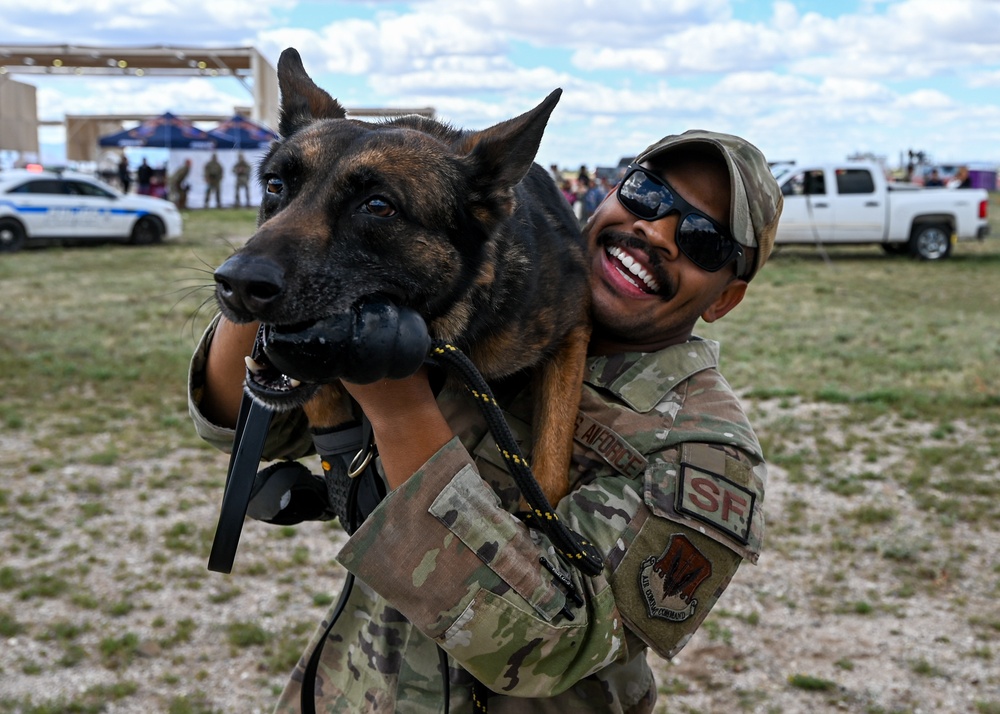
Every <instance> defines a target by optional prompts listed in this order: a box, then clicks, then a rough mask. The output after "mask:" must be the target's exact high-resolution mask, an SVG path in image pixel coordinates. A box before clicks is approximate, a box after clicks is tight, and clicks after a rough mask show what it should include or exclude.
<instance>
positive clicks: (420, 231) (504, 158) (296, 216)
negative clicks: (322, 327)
mask: <svg viewBox="0 0 1000 714" xmlns="http://www.w3.org/2000/svg"><path fill="white" fill-rule="evenodd" d="M278 85H279V88H280V90H281V114H280V121H279V126H278V129H279V133H280V135H281V138H280V140H279V141H277V142H276V143H275V144H274V145H273V146H272V147H271V150H270V151H269V152H268V153H267V155H266V156H265V157H264V158H263V160H262V161H261V164H260V167H259V170H258V176H259V178H260V181H261V183H262V188H263V196H264V198H263V200H262V202H261V206H260V212H259V216H258V228H257V231H256V233H255V234H254V235H253V236H252V237H251V238H250V239H249V241H248V242H247V243H246V245H245V246H244V247H242V248H240V249H239V250H238V251H237V252H236V253H235V254H234V255H233V256H232V257H230V258H229V259H228V260H227V261H226V262H225V263H224V264H223V265H222V266H220V267H219V268H218V270H217V271H216V273H215V279H216V283H217V291H216V294H217V298H218V302H219V305H220V308H221V310H222V312H223V314H225V315H226V317H228V318H229V319H231V320H233V321H235V322H250V321H260V322H262V323H264V324H265V325H270V326H274V327H276V328H279V329H280V330H284V331H286V332H288V331H290V332H296V333H299V332H302V333H304V332H306V331H308V330H309V329H310V327H311V326H312V325H314V324H315V323H316V322H317V321H319V320H326V319H328V318H331V317H333V318H335V319H336V318H337V316H340V315H343V314H344V313H346V312H348V311H350V310H351V308H352V306H354V305H356V304H357V303H358V302H359V301H360V300H362V299H363V298H367V297H375V298H387V299H388V300H390V301H392V302H394V303H395V304H397V305H400V306H402V307H407V308H412V309H413V310H415V311H416V312H418V313H419V314H420V315H421V316H423V318H424V320H425V321H426V323H427V325H428V326H429V329H430V331H431V334H433V335H435V336H437V337H443V338H448V339H454V338H455V337H456V336H457V335H458V334H460V333H461V332H462V331H463V330H464V329H465V327H466V325H467V324H468V322H469V320H470V319H471V317H472V313H473V307H472V304H471V301H470V300H469V299H468V296H469V294H470V292H472V291H474V290H477V289H484V288H486V289H489V286H490V285H491V284H492V283H493V281H494V280H496V277H497V276H496V273H497V270H496V254H497V253H501V252H505V250H506V249H505V248H498V240H497V239H498V238H499V237H500V236H502V235H506V234H507V233H509V232H510V230H511V228H510V226H509V225H508V224H510V223H511V221H510V218H511V216H512V215H513V213H514V211H515V208H516V202H517V201H516V195H517V190H516V187H517V185H518V183H519V182H520V181H521V180H522V179H523V178H524V176H525V174H526V173H527V172H528V170H529V169H530V167H531V165H532V163H533V161H534V156H535V153H536V152H537V150H538V145H539V142H540V141H541V137H542V132H543V130H544V128H545V124H546V122H547V121H548V118H549V115H550V114H551V112H552V110H553V108H554V107H555V105H556V103H557V102H558V100H559V95H560V94H561V91H560V90H556V91H554V92H552V94H550V95H549V96H548V97H547V98H546V99H545V100H544V101H543V102H542V103H541V104H540V105H538V106H537V107H536V108H535V109H533V110H531V111H529V112H527V113H525V114H523V115H521V116H519V117H516V118H514V119H510V120H508V121H505V122H502V123H500V124H497V125H495V126H493V127H491V128H489V129H486V130H483V131H461V130H458V129H454V128H452V127H449V126H447V125H445V124H442V123H440V122H437V121H434V120H431V119H427V118H424V117H419V116H407V117H402V118H398V119H394V120H391V121H381V122H364V121H359V120H354V119H349V118H347V116H346V112H345V111H344V109H343V107H341V105H340V104H339V103H338V102H337V101H336V100H335V99H333V98H332V97H331V96H330V95H329V94H327V93H326V92H325V91H323V90H322V89H320V88H319V87H318V86H316V84H315V83H314V82H313V81H312V79H310V77H309V76H308V75H307V74H306V71H305V69H304V67H303V65H302V60H301V58H300V57H299V54H298V52H296V51H295V50H294V49H287V50H285V51H284V52H283V53H282V55H281V58H280V59H279V61H278ZM504 262H505V263H506V264H507V267H506V268H505V270H506V271H507V275H508V276H509V275H510V274H512V273H515V272H517V271H518V270H523V269H524V264H525V263H527V261H526V260H524V259H523V257H519V256H517V255H513V254H512V255H505V256H504ZM518 262H520V263H521V264H522V265H521V266H520V267H518V265H517V264H518ZM255 354H256V355H257V356H261V357H262V354H261V352H260V349H259V345H258V348H257V349H256V352H255ZM268 383H269V384H270V386H271V387H274V389H272V390H270V391H272V392H274V393H275V395H277V397H275V398H276V399H277V398H278V397H280V398H281V399H285V396H284V392H286V391H288V390H287V387H288V381H287V378H285V377H280V376H276V377H275V379H273V380H270V381H269V382H268ZM263 391H267V390H263ZM290 391H293V392H302V391H303V390H302V389H299V388H297V387H296V388H293V389H291V390H290ZM279 393H280V394H279ZM275 395H271V396H275ZM289 397H290V395H289ZM286 401H287V400H286ZM275 403H277V402H275Z"/></svg>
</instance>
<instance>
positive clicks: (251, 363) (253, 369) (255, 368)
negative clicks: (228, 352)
mask: <svg viewBox="0 0 1000 714" xmlns="http://www.w3.org/2000/svg"><path fill="white" fill-rule="evenodd" d="M243 361H244V362H245V363H246V365H247V369H249V370H250V373H251V374H260V373H261V372H263V371H264V365H262V364H260V363H259V362H258V361H257V360H255V359H254V358H253V357H251V356H250V355H247V356H246V357H244V358H243Z"/></svg>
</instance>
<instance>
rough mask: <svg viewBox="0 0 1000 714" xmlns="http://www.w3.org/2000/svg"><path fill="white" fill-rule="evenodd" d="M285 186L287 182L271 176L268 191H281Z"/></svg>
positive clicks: (268, 181)
mask: <svg viewBox="0 0 1000 714" xmlns="http://www.w3.org/2000/svg"><path fill="white" fill-rule="evenodd" d="M284 187H285V183H284V182H283V181H282V180H281V179H280V178H275V177H273V176H272V177H271V178H269V179H268V180H267V192H268V193H281V189H283V188H284Z"/></svg>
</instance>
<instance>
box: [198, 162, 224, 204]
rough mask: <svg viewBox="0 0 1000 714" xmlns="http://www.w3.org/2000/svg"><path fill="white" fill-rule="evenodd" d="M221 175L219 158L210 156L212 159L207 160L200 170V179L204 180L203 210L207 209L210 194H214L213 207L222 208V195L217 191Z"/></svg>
mask: <svg viewBox="0 0 1000 714" xmlns="http://www.w3.org/2000/svg"><path fill="white" fill-rule="evenodd" d="M222 173H223V169H222V164H220V163H219V157H218V156H216V155H215V154H212V158H210V159H209V160H208V163H206V164H205V168H204V169H203V170H202V178H204V179H205V208H208V206H209V202H210V201H211V198H212V194H215V207H216V208H222V194H221V192H220V190H219V189H220V186H221V185H222Z"/></svg>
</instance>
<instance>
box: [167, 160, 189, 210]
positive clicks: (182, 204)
mask: <svg viewBox="0 0 1000 714" xmlns="http://www.w3.org/2000/svg"><path fill="white" fill-rule="evenodd" d="M190 173H191V159H184V163H183V164H181V165H180V166H179V167H178V168H177V170H176V171H174V172H173V173H172V174H170V179H169V181H168V184H167V185H168V188H169V191H170V193H169V196H170V200H171V201H173V202H174V204H175V205H176V206H177V208H178V209H180V210H184V209H186V208H187V198H188V189H189V188H191V184H189V183H188V181H187V177H188V174H190Z"/></svg>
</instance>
